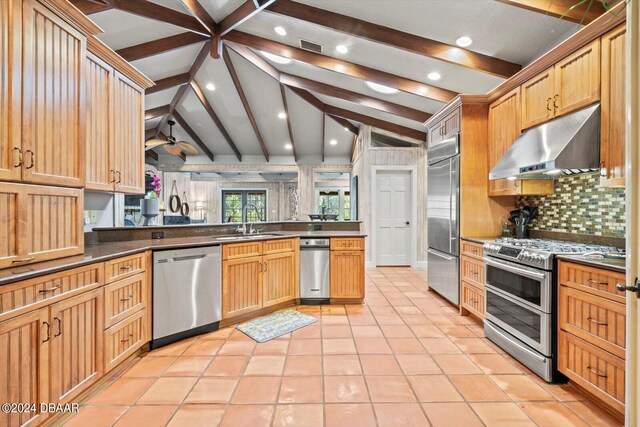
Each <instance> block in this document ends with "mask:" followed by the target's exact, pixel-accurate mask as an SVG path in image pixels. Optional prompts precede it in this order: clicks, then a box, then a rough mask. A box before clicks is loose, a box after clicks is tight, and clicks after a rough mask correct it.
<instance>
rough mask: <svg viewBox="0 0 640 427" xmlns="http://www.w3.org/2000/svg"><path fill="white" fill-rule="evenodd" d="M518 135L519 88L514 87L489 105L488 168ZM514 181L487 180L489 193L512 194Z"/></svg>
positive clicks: (492, 194)
mask: <svg viewBox="0 0 640 427" xmlns="http://www.w3.org/2000/svg"><path fill="white" fill-rule="evenodd" d="M518 136H520V88H516V89H514V90H512V91H511V92H509V93H507V94H506V95H504V96H503V97H502V98H500V99H498V100H496V101H495V102H494V103H492V104H491V105H490V106H489V170H491V169H493V167H494V166H495V165H496V164H497V163H498V162H499V161H500V159H501V158H502V156H504V154H505V153H506V152H507V150H509V148H510V147H511V144H513V142H514V141H515V140H516V138H518ZM515 186H516V184H515V181H513V180H507V179H501V180H496V181H489V195H490V196H499V195H507V194H513V192H514V191H515Z"/></svg>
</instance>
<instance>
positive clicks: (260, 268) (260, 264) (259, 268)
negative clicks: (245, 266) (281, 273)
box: [258, 262, 264, 273]
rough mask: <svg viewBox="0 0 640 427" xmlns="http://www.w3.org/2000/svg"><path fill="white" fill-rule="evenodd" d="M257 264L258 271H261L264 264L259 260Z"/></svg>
mask: <svg viewBox="0 0 640 427" xmlns="http://www.w3.org/2000/svg"><path fill="white" fill-rule="evenodd" d="M258 265H259V266H260V267H258V272H259V273H262V268H263V266H264V264H263V263H261V262H259V263H258Z"/></svg>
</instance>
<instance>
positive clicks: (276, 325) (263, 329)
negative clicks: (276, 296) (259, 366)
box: [236, 310, 318, 342]
mask: <svg viewBox="0 0 640 427" xmlns="http://www.w3.org/2000/svg"><path fill="white" fill-rule="evenodd" d="M317 321H318V319H316V318H315V317H313V316H309V315H307V314H304V313H300V312H299V311H296V310H282V311H278V312H277V313H273V314H270V315H268V316H264V317H259V318H257V319H254V320H252V321H250V322H247V323H243V324H241V325H238V326H236V329H237V330H239V331H240V332H242V333H244V334H245V335H248V336H249V337H251V338H253V339H254V340H256V341H257V342H267V341H270V340H272V339H274V338H278V337H279V336H282V335H285V334H288V333H289V332H291V331H295V330H296V329H300V328H304V327H305V326H308V325H310V324H312V323H315V322H317Z"/></svg>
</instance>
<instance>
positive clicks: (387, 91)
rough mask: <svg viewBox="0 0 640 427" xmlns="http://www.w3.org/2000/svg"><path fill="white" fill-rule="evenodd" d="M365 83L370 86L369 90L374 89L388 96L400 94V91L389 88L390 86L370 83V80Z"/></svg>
mask: <svg viewBox="0 0 640 427" xmlns="http://www.w3.org/2000/svg"><path fill="white" fill-rule="evenodd" d="M364 83H365V84H366V85H367V86H369V89H373V90H375V91H376V92H380V93H384V94H387V95H390V94H392V93H396V92H398V89H396V88H394V87H389V86H385V85H381V84H378V83H374V82H370V81H369V80H367V81H365V82H364Z"/></svg>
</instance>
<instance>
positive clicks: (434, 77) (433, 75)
mask: <svg viewBox="0 0 640 427" xmlns="http://www.w3.org/2000/svg"><path fill="white" fill-rule="evenodd" d="M441 77H442V76H441V75H440V73H438V72H435V71H432V72H430V73H429V74H427V78H428V79H429V80H440V78H441Z"/></svg>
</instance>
